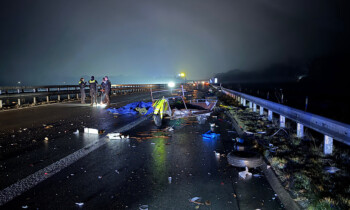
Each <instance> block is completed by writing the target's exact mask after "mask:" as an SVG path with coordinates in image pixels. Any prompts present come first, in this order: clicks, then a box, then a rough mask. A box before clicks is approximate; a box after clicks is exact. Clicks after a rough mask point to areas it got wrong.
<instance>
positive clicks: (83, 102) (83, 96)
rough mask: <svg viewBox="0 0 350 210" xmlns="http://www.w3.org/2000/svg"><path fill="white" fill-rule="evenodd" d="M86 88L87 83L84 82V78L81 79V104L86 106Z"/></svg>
mask: <svg viewBox="0 0 350 210" xmlns="http://www.w3.org/2000/svg"><path fill="white" fill-rule="evenodd" d="M85 86H86V82H84V78H80V81H79V87H80V95H81V97H80V98H81V103H82V104H85V97H86V95H85Z"/></svg>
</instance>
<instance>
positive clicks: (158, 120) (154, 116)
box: [153, 114, 162, 127]
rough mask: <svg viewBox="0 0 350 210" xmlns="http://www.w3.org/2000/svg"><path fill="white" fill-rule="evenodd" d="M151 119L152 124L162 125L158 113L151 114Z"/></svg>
mask: <svg viewBox="0 0 350 210" xmlns="http://www.w3.org/2000/svg"><path fill="white" fill-rule="evenodd" d="M153 121H154V124H155V125H156V126H157V127H160V126H162V119H161V118H160V115H157V114H154V115H153Z"/></svg>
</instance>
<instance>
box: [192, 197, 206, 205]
mask: <svg viewBox="0 0 350 210" xmlns="http://www.w3.org/2000/svg"><path fill="white" fill-rule="evenodd" d="M189 201H190V202H191V203H195V204H198V205H204V204H203V203H202V202H201V201H202V198H201V197H193V198H191V199H190V200H189Z"/></svg>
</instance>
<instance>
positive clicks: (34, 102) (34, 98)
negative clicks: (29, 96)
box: [33, 97, 36, 105]
mask: <svg viewBox="0 0 350 210" xmlns="http://www.w3.org/2000/svg"><path fill="white" fill-rule="evenodd" d="M33 104H34V105H36V97H33Z"/></svg>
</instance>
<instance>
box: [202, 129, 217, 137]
mask: <svg viewBox="0 0 350 210" xmlns="http://www.w3.org/2000/svg"><path fill="white" fill-rule="evenodd" d="M202 137H203V139H219V138H220V134H217V133H214V132H213V131H211V130H209V131H208V132H206V133H204V134H202Z"/></svg>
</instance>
